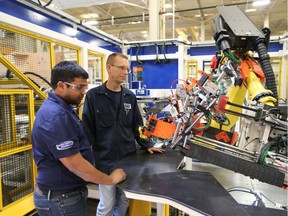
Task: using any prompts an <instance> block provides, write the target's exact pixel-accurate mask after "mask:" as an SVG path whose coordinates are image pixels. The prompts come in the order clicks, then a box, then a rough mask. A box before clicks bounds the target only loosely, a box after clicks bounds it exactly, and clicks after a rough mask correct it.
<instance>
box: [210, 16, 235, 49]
mask: <svg viewBox="0 0 288 216" xmlns="http://www.w3.org/2000/svg"><path fill="white" fill-rule="evenodd" d="M214 23H215V27H216V33H215V34H214V39H215V41H216V45H217V48H218V49H219V50H223V51H225V50H228V49H231V46H230V41H231V40H230V37H229V34H228V32H227V30H226V29H224V27H223V20H222V17H221V16H218V17H217V19H216V20H215V22H214Z"/></svg>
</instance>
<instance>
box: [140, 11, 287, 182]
mask: <svg viewBox="0 0 288 216" xmlns="http://www.w3.org/2000/svg"><path fill="white" fill-rule="evenodd" d="M218 10H219V12H220V16H219V17H218V18H217V19H216V21H215V26H216V33H215V35H214V39H215V41H216V45H217V48H218V50H219V51H218V52H217V53H216V55H215V57H214V58H213V60H212V64H211V66H212V71H213V72H214V73H212V74H211V75H208V74H207V73H205V72H204V71H200V72H199V73H200V75H201V78H200V79H199V80H197V79H194V78H188V79H187V80H186V81H185V82H183V84H182V85H180V84H178V86H177V88H176V92H175V93H173V94H172V96H171V98H170V104H169V105H168V106H166V107H165V108H164V111H165V112H166V113H168V115H166V117H165V118H162V119H160V118H157V117H155V116H153V117H149V118H148V120H147V125H146V126H144V127H143V128H142V131H143V134H144V135H145V136H146V138H147V139H153V140H157V143H159V142H161V141H162V143H163V145H164V146H166V147H170V148H172V149H179V150H181V151H182V152H183V153H184V154H185V155H187V156H189V157H194V158H198V159H199V160H201V161H203V162H210V163H213V164H216V165H219V166H222V167H225V168H228V169H231V170H234V171H236V172H240V173H242V174H245V175H248V176H250V177H252V178H257V179H259V180H260V181H263V182H267V183H270V184H274V185H277V186H282V185H283V184H287V179H286V180H285V174H286V173H287V170H288V168H287V163H288V160H287V156H286V155H287V128H288V127H287V105H286V106H284V107H283V106H278V102H277V99H276V98H278V96H277V88H276V84H275V77H274V73H273V70H272V67H271V63H270V61H269V55H268V54H267V48H266V47H267V45H268V42H269V35H270V34H269V31H268V30H267V29H265V31H263V32H261V31H259V30H258V29H257V28H256V27H255V26H254V25H253V23H251V21H250V20H249V19H248V18H247V17H246V15H245V14H244V13H243V12H242V11H241V10H239V9H238V8H237V7H234V6H232V7H225V6H221V7H218ZM235 16H236V17H237V19H234V17H235ZM252 51H256V52H257V53H258V56H259V58H257V59H256V58H254V57H253V55H252ZM225 80H231V81H232V83H233V84H232V85H231V86H230V87H229V90H228V92H227V93H226V92H225V90H224V86H223V81H225ZM264 81H266V88H265V87H264V85H263V82H264ZM247 92H248V94H247ZM246 95H248V96H246ZM239 122H241V124H239ZM236 128H238V130H237V129H236ZM263 173H265V175H263Z"/></svg>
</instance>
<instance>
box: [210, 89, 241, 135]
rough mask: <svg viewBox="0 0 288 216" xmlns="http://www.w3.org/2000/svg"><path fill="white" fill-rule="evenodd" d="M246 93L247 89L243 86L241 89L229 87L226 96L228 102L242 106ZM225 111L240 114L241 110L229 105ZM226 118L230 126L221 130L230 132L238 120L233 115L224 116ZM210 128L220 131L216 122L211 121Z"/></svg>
mask: <svg viewBox="0 0 288 216" xmlns="http://www.w3.org/2000/svg"><path fill="white" fill-rule="evenodd" d="M246 92H247V89H246V88H245V87H244V86H242V87H239V86H236V87H235V86H231V87H230V89H229V91H228V93H227V95H226V96H227V97H228V98H229V101H230V102H232V103H235V104H239V105H242V104H243V103H244V99H245V95H246ZM225 109H227V110H231V111H235V112H240V113H241V112H242V108H240V107H236V106H231V105H229V104H227V105H226V107H225ZM226 116H227V118H228V119H229V120H230V125H227V126H222V128H221V130H224V131H228V132H230V131H231V128H232V127H233V126H234V125H235V124H236V122H237V121H238V120H239V117H238V116H235V115H231V114H226ZM210 127H214V128H218V129H220V124H218V123H217V122H215V121H214V120H212V121H211V124H210Z"/></svg>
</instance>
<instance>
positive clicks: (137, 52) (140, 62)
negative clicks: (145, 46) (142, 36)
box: [136, 44, 144, 65]
mask: <svg viewBox="0 0 288 216" xmlns="http://www.w3.org/2000/svg"><path fill="white" fill-rule="evenodd" d="M140 47H141V46H140V44H139V45H138V48H137V51H136V60H137V63H138V64H141V65H142V64H144V62H142V61H140V60H139V57H138V55H139V51H140Z"/></svg>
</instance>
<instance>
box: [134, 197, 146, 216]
mask: <svg viewBox="0 0 288 216" xmlns="http://www.w3.org/2000/svg"><path fill="white" fill-rule="evenodd" d="M147 215H151V202H147V201H141V200H134V199H132V200H130V201H129V216H147Z"/></svg>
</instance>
